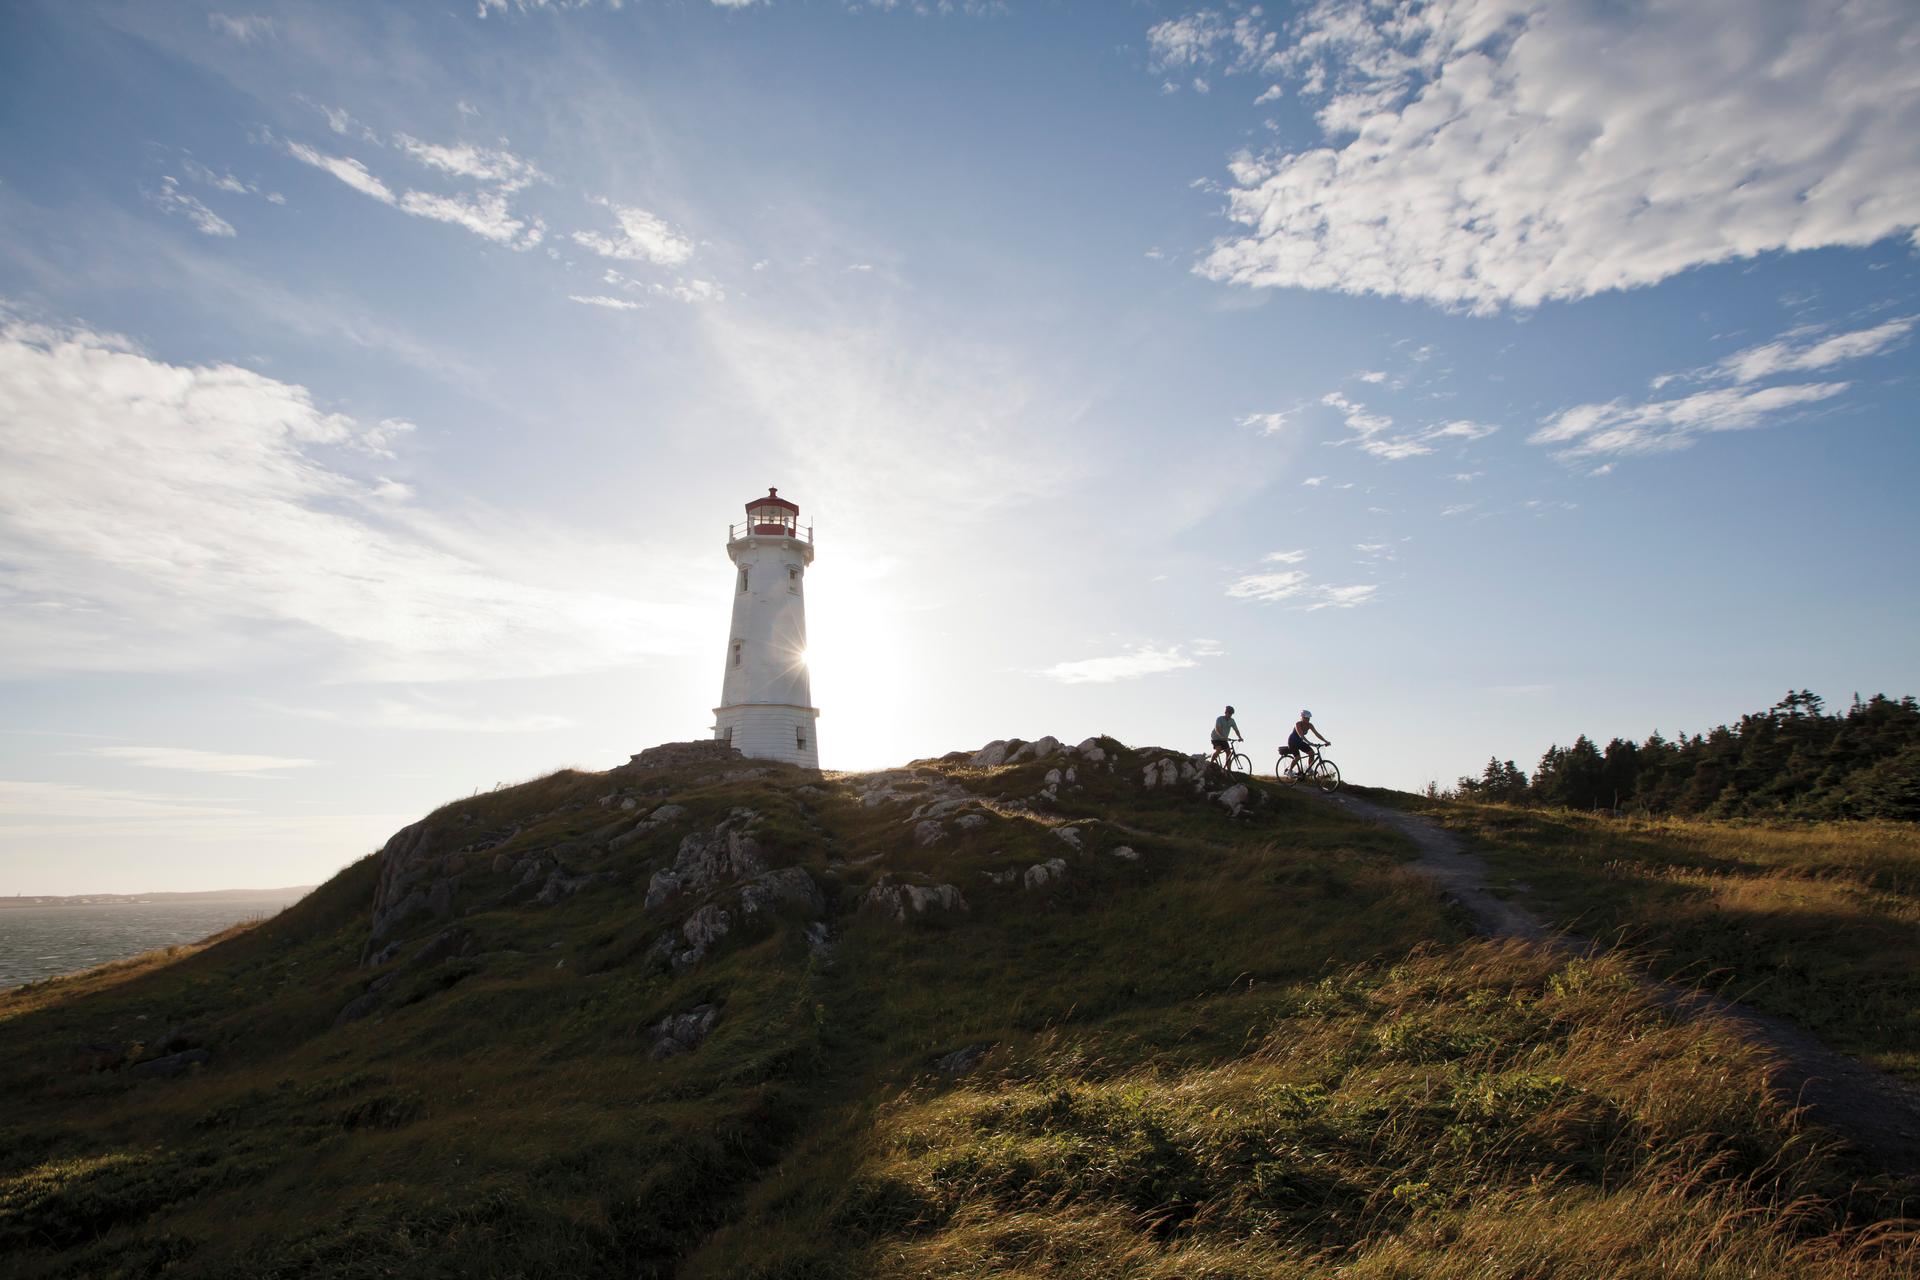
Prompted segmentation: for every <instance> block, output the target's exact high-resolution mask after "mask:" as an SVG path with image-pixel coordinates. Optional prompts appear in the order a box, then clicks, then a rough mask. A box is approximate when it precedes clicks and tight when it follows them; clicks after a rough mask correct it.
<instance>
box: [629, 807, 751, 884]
mask: <svg viewBox="0 0 1920 1280" xmlns="http://www.w3.org/2000/svg"><path fill="white" fill-rule="evenodd" d="M759 818H760V815H759V814H757V813H755V812H754V811H753V810H751V809H735V810H734V811H733V813H732V814H731V815H730V816H729V817H728V818H727V819H726V820H725V821H724V822H722V823H720V824H719V825H718V826H716V827H714V828H713V829H712V830H711V831H708V832H705V833H701V832H695V833H694V834H693V835H690V836H688V837H687V838H686V839H684V840H682V841H681V842H680V849H679V851H678V852H677V853H676V854H675V855H674V858H673V865H672V866H671V867H668V868H667V869H666V870H664V871H656V872H654V874H653V878H652V879H651V880H649V881H647V906H648V907H657V906H659V905H660V904H661V903H663V902H665V901H666V900H667V899H669V898H672V897H675V896H677V895H679V894H698V893H705V892H706V891H707V890H709V889H711V888H713V887H714V886H715V885H717V884H720V883H721V882H722V881H725V880H748V879H751V878H753V877H754V876H757V875H760V874H761V873H762V872H764V871H765V870H766V869H767V864H766V860H765V858H764V856H763V855H762V853H761V849H760V842H759V841H758V840H756V839H755V838H754V836H753V826H754V824H755V823H757V822H758V821H759Z"/></svg>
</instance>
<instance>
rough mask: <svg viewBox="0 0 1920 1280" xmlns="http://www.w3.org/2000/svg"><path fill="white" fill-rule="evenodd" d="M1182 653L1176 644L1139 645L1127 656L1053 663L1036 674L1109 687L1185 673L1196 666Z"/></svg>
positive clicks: (1066, 682) (1124, 654) (1062, 680)
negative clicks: (1169, 672)
mask: <svg viewBox="0 0 1920 1280" xmlns="http://www.w3.org/2000/svg"><path fill="white" fill-rule="evenodd" d="M1198 665H1199V664H1198V663H1197V662H1195V661H1194V660H1193V659H1192V658H1190V657H1188V656H1187V655H1186V654H1185V653H1183V652H1181V647H1180V646H1179V645H1171V646H1168V647H1166V648H1160V649H1156V648H1153V647H1152V646H1150V645H1140V646H1138V647H1136V648H1134V649H1132V650H1131V651H1129V652H1127V653H1122V654H1116V655H1114V656H1113V657H1109V658H1082V659H1080V660H1079V661H1078V662H1056V663H1054V664H1053V665H1052V666H1050V667H1048V668H1046V669H1045V670H1043V671H1040V672H1038V673H1036V674H1039V675H1043V676H1045V677H1047V678H1048V679H1049V680H1058V681H1059V682H1060V683H1062V684H1111V683H1112V682H1114V681H1116V680H1138V679H1140V678H1141V677H1142V676H1157V675H1161V674H1163V673H1165V672H1168V671H1184V670H1186V669H1187V668H1189V667H1194V666H1198Z"/></svg>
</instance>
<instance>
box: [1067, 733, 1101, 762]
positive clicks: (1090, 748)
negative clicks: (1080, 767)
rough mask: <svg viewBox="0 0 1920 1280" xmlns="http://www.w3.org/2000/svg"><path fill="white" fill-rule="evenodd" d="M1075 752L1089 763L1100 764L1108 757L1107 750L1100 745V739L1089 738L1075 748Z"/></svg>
mask: <svg viewBox="0 0 1920 1280" xmlns="http://www.w3.org/2000/svg"><path fill="white" fill-rule="evenodd" d="M1073 753H1074V754H1075V755H1077V756H1079V757H1080V758H1081V759H1082V760H1085V761H1087V762H1088V763H1089V764H1099V763H1100V762H1101V761H1102V760H1105V759H1106V758H1107V750H1106V748H1105V747H1103V746H1101V745H1100V739H1098V738H1088V739H1087V740H1086V741H1085V742H1083V743H1081V744H1080V745H1079V746H1077V747H1075V748H1074V749H1073Z"/></svg>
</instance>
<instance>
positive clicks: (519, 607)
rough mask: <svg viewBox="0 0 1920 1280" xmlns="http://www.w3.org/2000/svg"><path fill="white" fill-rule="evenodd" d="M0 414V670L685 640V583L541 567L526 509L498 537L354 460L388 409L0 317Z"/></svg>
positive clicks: (395, 674) (387, 671)
mask: <svg viewBox="0 0 1920 1280" xmlns="http://www.w3.org/2000/svg"><path fill="white" fill-rule="evenodd" d="M0 421H5V422H6V423H7V424H8V430H7V431H5V432H0V653H4V654H6V655H7V670H8V671H9V672H24V671H51V670H129V669H134V670H153V669H166V668H181V667H192V666H201V665H213V664H220V663H231V662H233V661H235V660H237V659H238V658H239V657H240V656H241V655H244V654H246V653H248V652H250V651H252V650H254V649H255V648H256V647H258V646H265V647H267V648H269V649H270V650H271V651H273V652H275V653H278V654H281V655H282V656H283V657H284V656H285V655H288V654H296V653H300V652H302V651H304V652H306V653H307V654H308V660H309V661H313V662H315V663H316V664H317V665H319V666H320V668H321V669H322V670H326V671H328V672H329V673H330V674H333V675H336V676H347V675H356V674H357V675H359V676H362V677H369V678H381V679H395V678H397V679H429V680H438V679H446V678H452V677H472V676H489V675H498V674H514V675H530V674H540V673H553V672H559V671H570V670H572V671H577V670H588V669H594V668H598V667H604V666H608V665H613V664H616V663H621V662H628V661H632V660H634V659H636V658H638V657H640V656H642V655H644V654H647V653H650V652H651V653H660V652H677V651H680V650H682V649H683V648H684V647H686V646H687V645H688V644H690V643H691V636H692V633H693V629H694V621H693V618H692V614H691V611H690V610H689V609H687V608H686V607H684V606H679V605H674V606H668V605H661V604H645V603H642V602H640V601H637V600H633V599H629V598H626V597H622V596H618V595H614V594H611V593H602V592H590V591H580V590H567V589H562V588H556V587H552V586H547V585H542V583H543V582H544V581H546V580H548V579H547V578H546V577H545V576H544V575H545V574H546V573H547V572H549V571H550V570H551V569H552V568H553V565H552V564H549V565H548V566H547V568H546V569H544V570H543V569H542V568H541V566H540V564H539V563H537V562H535V561H536V560H537V556H534V555H530V554H529V550H528V549H529V547H532V546H535V545H537V542H538V540H539V538H540V537H541V536H543V535H542V534H541V533H540V532H539V531H535V530H530V529H526V528H522V529H520V530H518V531H517V532H515V533H514V534H513V535H512V536H511V537H509V538H507V539H504V540H503V539H501V538H499V537H497V536H489V535H488V534H487V533H486V532H484V531H479V530H470V529H468V528H466V527H465V526H464V525H463V524H462V523H460V522H458V521H453V520H449V519H447V518H444V517H436V516H433V515H431V514H429V513H428V512H426V511H422V510H419V509H416V508H415V507H414V506H413V504H409V503H405V502H398V503H396V502H395V501H394V500H393V499H392V498H391V497H383V496H381V495H380V494H379V493H378V492H377V491H378V490H379V488H380V487H381V485H382V483H383V482H382V481H381V480H380V478H379V477H378V475H377V474H375V475H362V474H359V473H358V469H357V468H358V465H359V464H357V463H356V459H359V460H364V461H366V462H373V461H376V460H379V459H380V457H381V455H382V454H387V453H391V452H392V451H393V449H394V447H395V444H396V442H397V440H398V439H399V438H401V437H402V436H403V435H404V432H405V428H406V426H407V425H408V424H405V423H402V422H397V421H393V420H388V421H386V422H382V423H378V424H374V425H371V426H368V425H365V424H362V423H360V422H357V421H355V420H353V419H351V418H348V417H346V416H344V415H342V414H338V413H330V412H327V411H325V410H323V409H321V408H319V407H318V406H316V405H315V403H314V400H313V397H312V395H311V394H310V393H309V392H308V391H307V390H306V389H305V388H304V387H300V386H296V385H292V384H289V383H284V382H279V381H276V380H274V379H272V378H268V377H264V376H262V375H260V374H257V373H253V372H251V371H249V370H246V369H241V368H237V367H235V366H232V365H212V366H180V365H171V364H166V363H163V362H161V361H157V360H154V359H151V358H149V357H147V356H146V355H144V354H142V353H140V352H139V351H137V350H135V349H133V348H131V347H130V346H129V345H128V344H126V343H125V342H124V341H122V340H119V339H115V338H113V337H111V336H108V335H103V334H98V333H93V332H88V331H84V330H78V331H71V330H58V329H51V328H47V327H43V326H34V325H29V324H26V323H23V322H8V323H6V324H4V325H0ZM530 534H531V535H534V536H533V537H531V538H530V537H529V535H530ZM546 536H550V535H546ZM555 554H556V555H559V556H561V557H562V559H561V560H560V561H559V563H562V564H564V563H568V561H567V559H566V557H567V556H568V555H569V554H570V553H569V552H568V551H567V550H566V549H565V548H564V547H561V548H559V549H557V550H556V552H555ZM507 565H513V566H516V568H515V569H514V570H511V571H510V570H508V569H506V568H504V566H507ZM495 566H503V567H495Z"/></svg>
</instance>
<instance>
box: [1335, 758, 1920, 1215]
mask: <svg viewBox="0 0 1920 1280" xmlns="http://www.w3.org/2000/svg"><path fill="white" fill-rule="evenodd" d="M1304 794H1310V795H1314V796H1315V797H1316V798H1320V799H1324V800H1325V801H1326V802H1327V803H1329V804H1333V805H1335V806H1337V807H1339V808H1341V809H1344V810H1346V811H1347V812H1348V813H1351V814H1353V815H1354V816H1355V817H1359V818H1365V819H1367V820H1368V821H1370V822H1378V823H1381V824H1382V825H1384V826H1388V827H1392V828H1393V829H1394V830H1395V831H1398V832H1399V833H1400V834H1402V835H1404V836H1406V837H1407V839H1409V840H1411V841H1413V843H1414V845H1415V847H1416V848H1418V849H1419V850H1420V858H1419V861H1418V862H1416V863H1415V864H1414V866H1415V868H1416V869H1417V870H1418V871H1420V872H1421V873H1423V874H1424V875H1426V876H1428V877H1430V878H1431V879H1432V880H1433V881H1434V882H1435V883H1437V884H1438V885H1439V886H1440V888H1441V890H1442V891H1443V892H1445V893H1446V895H1447V896H1448V897H1449V898H1451V899H1452V900H1453V901H1454V902H1456V903H1458V904H1459V906H1460V908H1461V909H1462V910H1463V911H1465V912H1466V913H1467V915H1468V916H1469V917H1470V918H1471V919H1472V920H1473V924H1474V927H1475V928H1476V929H1478V930H1479V931H1480V932H1482V933H1484V934H1487V935H1488V936H1490V937H1495V938H1524V939H1527V940H1528V941H1531V942H1539V943H1543V944H1545V945H1547V946H1551V947H1554V948H1556V949H1559V950H1564V951H1570V952H1582V953H1584V952H1589V951H1593V950H1597V949H1598V947H1599V944H1597V943H1594V942H1592V941H1591V940H1589V939H1586V938H1582V937H1579V936H1578V935H1575V934H1568V933H1556V932H1554V931H1553V930H1551V929H1549V928H1548V927H1547V926H1546V925H1545V923H1543V922H1542V921H1541V920H1540V918H1539V917H1538V916H1535V915H1534V914H1533V913H1532V912H1530V911H1528V910H1526V909H1525V908H1524V907H1521V906H1519V905H1517V904H1515V903H1513V902H1509V901H1506V900H1505V899H1502V898H1498V897H1495V896H1494V895H1493V893H1492V892H1491V891H1489V890H1488V888H1487V868H1486V864H1485V863H1484V862H1482V861H1481V860H1480V858H1478V857H1477V856H1475V855H1474V854H1472V853H1470V852H1468V851H1467V849H1466V847H1465V846H1464V845H1463V844H1462V842H1461V840H1460V838H1459V837H1458V836H1456V835H1454V834H1453V833H1452V832H1451V831H1448V830H1446V829H1445V828H1443V827H1440V826H1438V825H1436V824H1434V823H1432V822H1429V821H1428V820H1427V819H1425V818H1422V817H1420V816H1419V815H1418V814H1412V813H1405V812H1402V811H1401V810H1398V809H1390V808H1388V807H1387V806H1385V805H1378V804H1374V803H1372V802H1371V801H1368V800H1362V799H1360V798H1359V797H1358V796H1351V795H1346V794H1343V793H1336V794H1334V795H1330V796H1324V797H1321V796H1319V795H1318V793H1314V792H1307V793H1304ZM1649 986H1650V987H1651V989H1652V990H1653V991H1654V993H1655V995H1656V996H1657V997H1658V998H1659V999H1660V1001H1661V1002H1662V1003H1664V1004H1666V1005H1667V1006H1668V1007H1670V1008H1673V1009H1675V1010H1677V1011H1679V1012H1681V1013H1683V1014H1686V1015H1687V1016H1689V1017H1697V1016H1700V1015H1702V1014H1709V1013H1710V1014H1714V1015H1716V1016H1718V1017H1721V1018H1724V1019H1727V1020H1728V1021H1731V1022H1732V1023H1734V1024H1735V1025H1736V1026H1738V1027H1739V1028H1740V1029H1741V1031H1742V1032H1743V1033H1744V1034H1745V1035H1746V1036H1747V1038H1748V1039H1750V1040H1752V1041H1753V1042H1754V1043H1756V1044H1759V1045H1762V1046H1764V1047H1765V1048H1767V1049H1768V1050H1770V1051H1771V1052H1772V1053H1773V1054H1774V1055H1775V1057H1776V1058H1777V1059H1778V1062H1779V1068H1778V1071H1779V1074H1778V1076H1777V1079H1778V1080H1779V1082H1780V1083H1781V1084H1782V1085H1783V1086H1785V1087H1786V1088H1787V1089H1788V1090H1789V1091H1791V1092H1792V1093H1794V1094H1795V1095H1796V1096H1798V1097H1799V1098H1800V1100H1801V1101H1803V1102H1805V1103H1806V1104H1807V1107H1808V1110H1809V1111H1810V1112H1811V1114H1812V1115H1813V1117H1814V1118H1815V1119H1816V1120H1819V1121H1820V1122H1821V1123H1823V1124H1826V1125H1829V1126H1831V1127H1832V1128H1834V1129H1836V1130H1838V1131H1839V1132H1841V1133H1843V1134H1845V1135H1846V1136H1847V1137H1848V1138H1850V1139H1851V1140H1852V1141H1853V1142H1854V1143H1855V1144H1856V1145H1858V1146H1859V1148H1860V1149H1861V1150H1862V1151H1863V1152H1865V1153H1866V1154H1867V1155H1869V1156H1870V1157H1872V1158H1873V1159H1874V1160H1875V1161H1876V1162H1877V1163H1879V1164H1880V1165H1882V1166H1883V1167H1885V1168H1886V1169H1887V1170H1888V1171H1889V1172H1892V1173H1897V1174H1902V1175H1906V1176H1909V1177H1913V1176H1920V1086H1915V1085H1911V1084H1908V1083H1907V1082H1906V1081H1904V1080H1900V1079H1897V1078H1896V1077H1894V1076H1890V1075H1888V1074H1887V1073H1886V1072H1884V1071H1880V1070H1877V1069H1875V1068H1873V1067H1870V1066H1868V1065H1867V1064H1866V1063H1864V1062H1861V1061H1859V1060H1858V1059H1855V1058H1850V1057H1848V1056H1847V1055H1846V1054H1843V1053H1838V1052H1836V1051H1835V1050H1833V1049H1829V1048H1828V1047H1827V1046H1826V1045H1824V1044H1822V1043H1820V1041H1818V1040H1816V1039H1814V1038H1813V1037H1812V1036H1810V1035H1808V1034H1807V1033H1806V1032H1805V1031H1802V1030H1801V1029H1800V1028H1799V1027H1797V1026H1794V1025H1793V1024H1792V1023H1790V1022H1786V1021H1783V1020H1782V1019H1780V1018H1776V1017H1773V1016H1772V1015H1770V1014H1765V1013H1761V1012H1760V1011H1759V1010H1757V1009H1750V1008H1748V1007H1747V1006H1746V1005H1743V1004H1738V1003H1735V1002H1734V1001H1732V1000H1727V999H1723V998H1721V997H1720V996H1716V995H1711V994H1709V993H1707V992H1702V991H1695V990H1692V989H1690V988H1687V987H1680V986H1676V985H1674V984H1672V983H1668V982H1653V983H1649Z"/></svg>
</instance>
